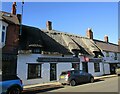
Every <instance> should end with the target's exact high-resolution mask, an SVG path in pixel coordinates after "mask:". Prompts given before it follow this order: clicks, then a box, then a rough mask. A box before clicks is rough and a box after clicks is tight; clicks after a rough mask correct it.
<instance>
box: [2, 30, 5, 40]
mask: <svg viewBox="0 0 120 94" xmlns="http://www.w3.org/2000/svg"><path fill="white" fill-rule="evenodd" d="M2 42H5V32H4V31H2Z"/></svg>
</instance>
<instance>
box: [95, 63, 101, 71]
mask: <svg viewBox="0 0 120 94" xmlns="http://www.w3.org/2000/svg"><path fill="white" fill-rule="evenodd" d="M94 69H95V72H100V64H99V63H94Z"/></svg>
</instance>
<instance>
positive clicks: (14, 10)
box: [12, 2, 16, 15]
mask: <svg viewBox="0 0 120 94" xmlns="http://www.w3.org/2000/svg"><path fill="white" fill-rule="evenodd" d="M12 14H13V15H16V2H13V5H12Z"/></svg>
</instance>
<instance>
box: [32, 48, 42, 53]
mask: <svg viewBox="0 0 120 94" xmlns="http://www.w3.org/2000/svg"><path fill="white" fill-rule="evenodd" d="M32 53H36V54H41V49H40V48H32Z"/></svg>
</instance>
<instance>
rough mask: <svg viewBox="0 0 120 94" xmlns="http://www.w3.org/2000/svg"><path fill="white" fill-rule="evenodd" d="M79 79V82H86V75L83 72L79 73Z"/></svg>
mask: <svg viewBox="0 0 120 94" xmlns="http://www.w3.org/2000/svg"><path fill="white" fill-rule="evenodd" d="M80 78H81V82H87V80H88V77H87V73H86V72H84V71H80Z"/></svg>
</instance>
